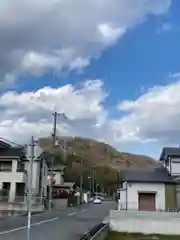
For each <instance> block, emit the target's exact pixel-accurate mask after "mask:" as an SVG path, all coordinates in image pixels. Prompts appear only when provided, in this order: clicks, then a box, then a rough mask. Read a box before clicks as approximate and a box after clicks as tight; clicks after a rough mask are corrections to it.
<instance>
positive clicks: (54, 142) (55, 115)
mask: <svg viewBox="0 0 180 240" xmlns="http://www.w3.org/2000/svg"><path fill="white" fill-rule="evenodd" d="M52 115H53V134H52V144H53V149H54V148H55V146H56V129H57V116H58V113H57V112H54V113H53V114H52ZM53 166H54V154H52V162H51V170H50V186H49V210H51V209H52V190H53V179H52V178H53Z"/></svg>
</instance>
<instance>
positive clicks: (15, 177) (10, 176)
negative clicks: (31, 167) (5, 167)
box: [0, 159, 26, 202]
mask: <svg viewBox="0 0 180 240" xmlns="http://www.w3.org/2000/svg"><path fill="white" fill-rule="evenodd" d="M25 179H26V174H25V173H23V172H17V160H16V159H14V160H12V171H11V172H0V189H2V186H3V183H4V182H10V183H11V185H10V192H9V201H11V202H13V201H14V199H15V196H16V183H21V182H25Z"/></svg>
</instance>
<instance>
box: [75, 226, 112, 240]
mask: <svg viewBox="0 0 180 240" xmlns="http://www.w3.org/2000/svg"><path fill="white" fill-rule="evenodd" d="M108 232H109V225H108V224H105V223H100V224H98V225H96V226H95V227H94V228H92V229H91V230H90V231H89V232H88V233H86V234H85V235H84V236H83V237H82V238H81V239H80V240H104V239H105V238H106V236H107V234H108Z"/></svg>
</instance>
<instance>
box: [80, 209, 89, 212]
mask: <svg viewBox="0 0 180 240" xmlns="http://www.w3.org/2000/svg"><path fill="white" fill-rule="evenodd" d="M88 210H89V209H83V210H81V211H82V212H87V211H88Z"/></svg>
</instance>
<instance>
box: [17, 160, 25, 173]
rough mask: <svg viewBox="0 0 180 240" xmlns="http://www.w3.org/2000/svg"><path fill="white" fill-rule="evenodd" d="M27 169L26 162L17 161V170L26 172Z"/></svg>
mask: <svg viewBox="0 0 180 240" xmlns="http://www.w3.org/2000/svg"><path fill="white" fill-rule="evenodd" d="M24 171H25V164H24V163H20V162H18V163H17V172H24Z"/></svg>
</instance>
